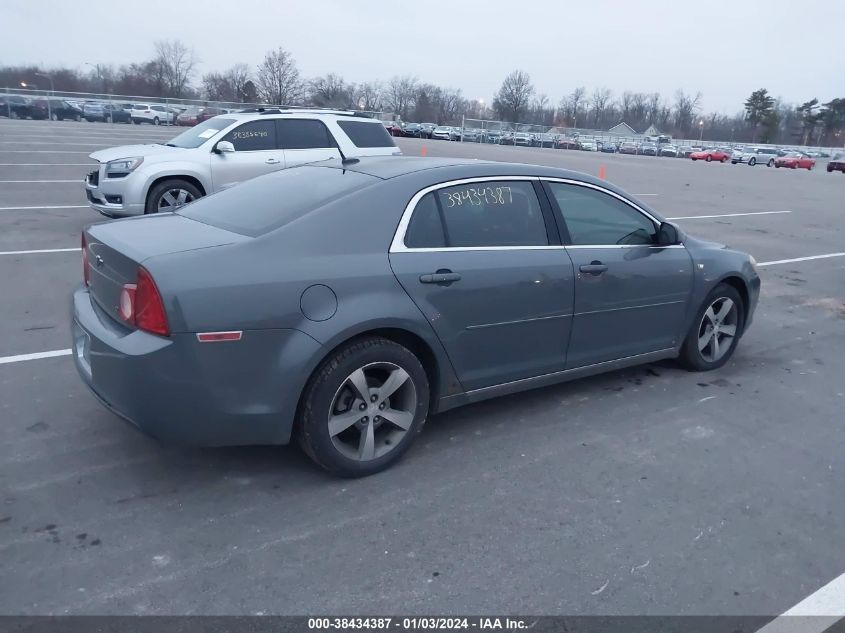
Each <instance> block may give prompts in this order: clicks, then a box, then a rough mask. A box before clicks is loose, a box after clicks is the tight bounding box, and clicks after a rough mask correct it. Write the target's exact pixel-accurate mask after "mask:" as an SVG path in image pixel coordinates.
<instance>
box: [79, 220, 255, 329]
mask: <svg viewBox="0 0 845 633" xmlns="http://www.w3.org/2000/svg"><path fill="white" fill-rule="evenodd" d="M248 239H250V238H248V237H245V236H243V235H239V234H237V233H231V232H229V231H226V230H224V229H220V228H217V227H213V226H210V225H208V224H203V223H201V222H196V221H194V220H190V219H188V218H185V217H183V216H181V215H176V214H169V213H167V214H162V215H155V216H146V217H139V218H130V219H126V220H117V221H114V222H105V223H102V224H94V225H91V226H90V227H88V229H86V231H85V248H86V251H87V255H88V266H89V279H90V281H89V286H88V289H89V292H90V293H91V297H92V298H93V300H94V301H95V302H96V303H97V304H98V305H99V306H100V307H101V308H102V309H103V310H104V311H105V312H107V313H108V314H109V315H110V316H112V317H114V318H115V319H116V320H118V321H120V317H119V316H118V307H119V305H120V293H121V291H122V290H123V285H124V284H134V283H136V280H137V274H138V266H140V265H142V264H143V263H144V262H145V261H146V260H148V259H150V258H152V257H156V256H158V255H165V254H172V253H180V252H184V251H192V250H197V249H201V248H212V247H215V246H224V245H226V244H232V243H235V242H241V241H245V240H248Z"/></svg>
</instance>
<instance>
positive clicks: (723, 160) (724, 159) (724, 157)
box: [719, 156, 728, 163]
mask: <svg viewBox="0 0 845 633" xmlns="http://www.w3.org/2000/svg"><path fill="white" fill-rule="evenodd" d="M727 161H728V157H727V156H723V157H722V160H720V161H719V162H720V163H726V162H727Z"/></svg>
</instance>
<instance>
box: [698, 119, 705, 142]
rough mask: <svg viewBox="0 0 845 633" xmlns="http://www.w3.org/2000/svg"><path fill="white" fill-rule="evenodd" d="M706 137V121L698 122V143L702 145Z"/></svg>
mask: <svg viewBox="0 0 845 633" xmlns="http://www.w3.org/2000/svg"><path fill="white" fill-rule="evenodd" d="M703 137H704V120H703V119H702V120H701V121H699V122H698V142H699V143H701V139H702V138H703Z"/></svg>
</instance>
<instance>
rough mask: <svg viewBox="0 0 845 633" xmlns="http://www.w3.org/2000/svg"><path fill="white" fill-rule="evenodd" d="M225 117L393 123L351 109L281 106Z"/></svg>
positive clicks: (234, 113) (229, 114)
mask: <svg viewBox="0 0 845 633" xmlns="http://www.w3.org/2000/svg"><path fill="white" fill-rule="evenodd" d="M226 117H227V118H232V119H235V120H236V121H252V120H254V119H262V118H272V119H278V118H287V117H296V118H302V119H325V118H331V119H344V120H347V119H348V120H354V121H365V122H368V123H369V122H372V123H381V124H385V125H386V124H388V123H393V121H381V120H379V119H374V118H372V117H368V116H361V115H360V114H357V113H355V112H353V111H351V110H350V111H349V112H346V111H342V110H313V109H308V108H302V109H299V108H294V109H289V110H284V109H281V108H266V109H265V110H264V111H262V112H229V113H227V114H226Z"/></svg>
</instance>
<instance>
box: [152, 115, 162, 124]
mask: <svg viewBox="0 0 845 633" xmlns="http://www.w3.org/2000/svg"><path fill="white" fill-rule="evenodd" d="M153 125H161V121H159V120H158V117H155V118H154V119H153Z"/></svg>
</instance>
